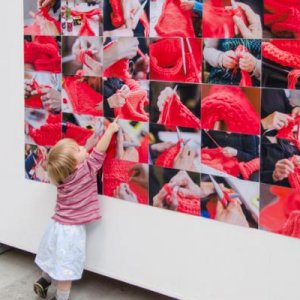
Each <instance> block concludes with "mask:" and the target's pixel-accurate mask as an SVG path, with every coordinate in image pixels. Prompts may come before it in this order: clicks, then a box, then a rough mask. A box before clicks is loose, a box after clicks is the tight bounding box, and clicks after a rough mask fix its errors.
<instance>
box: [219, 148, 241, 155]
mask: <svg viewBox="0 0 300 300" xmlns="http://www.w3.org/2000/svg"><path fill="white" fill-rule="evenodd" d="M222 152H223V154H224V155H225V156H227V157H234V156H237V154H238V151H237V150H236V149H234V148H232V147H224V148H223V149H222Z"/></svg>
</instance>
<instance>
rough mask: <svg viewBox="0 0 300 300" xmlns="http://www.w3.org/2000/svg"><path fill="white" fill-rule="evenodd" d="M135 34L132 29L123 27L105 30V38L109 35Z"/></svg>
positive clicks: (131, 35) (125, 35)
mask: <svg viewBox="0 0 300 300" xmlns="http://www.w3.org/2000/svg"><path fill="white" fill-rule="evenodd" d="M133 35H134V34H133V31H132V29H129V28H122V27H120V28H118V29H114V30H110V31H104V33H103V37H104V40H105V39H106V38H108V37H114V36H117V37H133Z"/></svg>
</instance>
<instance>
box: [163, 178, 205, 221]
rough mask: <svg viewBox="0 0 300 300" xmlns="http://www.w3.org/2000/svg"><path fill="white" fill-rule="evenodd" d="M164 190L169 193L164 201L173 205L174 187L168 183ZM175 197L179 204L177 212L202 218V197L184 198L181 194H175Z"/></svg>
mask: <svg viewBox="0 0 300 300" xmlns="http://www.w3.org/2000/svg"><path fill="white" fill-rule="evenodd" d="M163 189H164V190H165V191H166V192H167V195H166V196H165V199H164V200H165V201H166V203H167V204H171V203H172V202H173V200H172V197H174V193H173V187H172V186H171V185H170V184H168V183H167V184H165V185H164V186H163ZM175 197H176V202H177V203H178V206H177V209H176V211H178V212H183V213H186V214H190V215H195V216H200V197H197V196H183V195H182V194H180V193H179V192H177V193H176V194H175Z"/></svg>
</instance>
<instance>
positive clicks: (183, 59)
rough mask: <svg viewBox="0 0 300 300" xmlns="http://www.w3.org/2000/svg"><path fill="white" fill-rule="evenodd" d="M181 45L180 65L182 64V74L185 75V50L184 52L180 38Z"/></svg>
mask: <svg viewBox="0 0 300 300" xmlns="http://www.w3.org/2000/svg"><path fill="white" fill-rule="evenodd" d="M180 45H181V54H182V63H183V73H184V75H186V60H185V50H184V42H183V38H180Z"/></svg>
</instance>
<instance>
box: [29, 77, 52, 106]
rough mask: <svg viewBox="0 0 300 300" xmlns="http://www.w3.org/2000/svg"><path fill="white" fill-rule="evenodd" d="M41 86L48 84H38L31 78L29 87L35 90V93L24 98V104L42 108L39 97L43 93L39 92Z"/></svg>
mask: <svg viewBox="0 0 300 300" xmlns="http://www.w3.org/2000/svg"><path fill="white" fill-rule="evenodd" d="M42 87H48V86H45V85H44V86H40V85H39V84H38V83H37V82H36V81H35V80H33V82H32V84H31V88H32V89H33V90H35V91H36V93H37V94H36V95H33V96H30V97H28V98H25V106H26V107H31V108H36V109H39V108H43V101H42V99H41V96H42V95H43V94H42V92H41V88H42Z"/></svg>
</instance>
